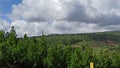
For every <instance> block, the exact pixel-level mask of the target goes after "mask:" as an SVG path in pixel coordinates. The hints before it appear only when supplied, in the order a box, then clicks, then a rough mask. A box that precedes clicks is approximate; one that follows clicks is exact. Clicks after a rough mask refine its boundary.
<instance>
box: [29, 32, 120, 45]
mask: <svg viewBox="0 0 120 68" xmlns="http://www.w3.org/2000/svg"><path fill="white" fill-rule="evenodd" d="M31 38H34V39H37V40H39V39H40V38H41V36H35V37H31ZM45 38H46V40H47V41H48V44H52V43H56V44H63V45H72V46H75V47H77V46H80V45H84V44H88V45H90V46H91V47H104V46H116V45H119V44H120V31H108V32H96V33H78V34H51V35H45Z"/></svg>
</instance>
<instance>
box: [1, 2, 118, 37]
mask: <svg viewBox="0 0 120 68" xmlns="http://www.w3.org/2000/svg"><path fill="white" fill-rule="evenodd" d="M11 26H15V29H16V32H17V34H18V36H23V35H24V34H25V33H27V34H28V36H38V35H41V32H42V30H44V32H45V34H64V33H67V34H71V33H89V32H103V31H118V30H120V0H0V30H5V31H9V30H10V27H11Z"/></svg>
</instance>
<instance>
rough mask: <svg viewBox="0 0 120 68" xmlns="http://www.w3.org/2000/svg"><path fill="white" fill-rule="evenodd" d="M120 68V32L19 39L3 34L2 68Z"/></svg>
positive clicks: (0, 39) (0, 35)
mask: <svg viewBox="0 0 120 68" xmlns="http://www.w3.org/2000/svg"><path fill="white" fill-rule="evenodd" d="M91 61H92V62H94V63H95V68H120V32H102V33H86V34H62V35H59V34H54V35H47V36H46V35H42V36H39V37H28V36H27V34H25V35H24V36H23V37H21V38H17V34H16V31H15V29H14V27H12V28H11V31H10V32H4V31H0V68H89V63H90V62H91Z"/></svg>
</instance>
